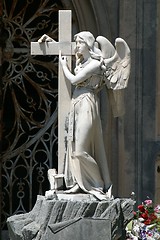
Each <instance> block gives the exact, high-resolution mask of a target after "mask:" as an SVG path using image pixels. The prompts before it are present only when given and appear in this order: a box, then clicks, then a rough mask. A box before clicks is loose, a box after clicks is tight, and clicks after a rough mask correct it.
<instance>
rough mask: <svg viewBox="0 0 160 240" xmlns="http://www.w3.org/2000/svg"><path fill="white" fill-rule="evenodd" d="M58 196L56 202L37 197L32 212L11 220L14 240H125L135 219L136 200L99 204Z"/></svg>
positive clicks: (87, 198)
mask: <svg viewBox="0 0 160 240" xmlns="http://www.w3.org/2000/svg"><path fill="white" fill-rule="evenodd" d="M56 195H57V198H56V199H52V200H46V198H45V197H44V196H37V201H36V204H35V206H34V208H33V209H32V211H31V212H29V213H26V214H20V215H14V216H11V217H9V218H8V219H7V224H8V230H9V235H10V239H11V240H22V239H23V240H59V239H64V240H71V239H74V240H86V239H87V240H90V239H91V240H97V239H98V240H104V239H106V240H111V239H112V240H113V239H125V233H124V232H125V231H124V230H125V227H126V225H127V223H128V222H129V221H130V220H131V219H132V217H133V205H134V201H133V200H131V199H119V198H117V199H109V200H107V201H98V200H96V199H95V198H94V197H93V196H91V195H89V194H63V193H60V192H59V193H57V194H56Z"/></svg>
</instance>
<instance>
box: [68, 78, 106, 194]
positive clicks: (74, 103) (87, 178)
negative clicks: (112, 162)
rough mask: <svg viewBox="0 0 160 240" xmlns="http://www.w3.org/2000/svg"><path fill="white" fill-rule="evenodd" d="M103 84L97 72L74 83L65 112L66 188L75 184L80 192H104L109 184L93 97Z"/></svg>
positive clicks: (97, 114) (95, 103) (98, 115)
mask: <svg viewBox="0 0 160 240" xmlns="http://www.w3.org/2000/svg"><path fill="white" fill-rule="evenodd" d="M103 84H104V83H103V79H102V76H100V75H98V74H95V75H93V76H91V77H90V78H89V79H87V80H86V81H84V82H83V83H80V84H77V85H76V87H75V90H74V92H73V96H72V100H71V109H70V113H69V123H68V137H67V153H66V159H65V172H64V175H65V183H66V187H67V188H71V187H73V186H74V185H75V184H78V185H79V187H80V188H81V189H82V190H83V191H84V192H87V193H92V194H94V193H95V192H99V193H102V194H104V192H106V191H107V190H108V188H109V187H110V186H111V181H110V176H109V170H108V164H107V159H106V152H105V148H104V143H103V134H102V126H101V119H100V113H99V107H98V96H97V93H98V92H99V90H100V89H101V88H102V86H103Z"/></svg>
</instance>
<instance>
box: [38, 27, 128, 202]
mask: <svg viewBox="0 0 160 240" xmlns="http://www.w3.org/2000/svg"><path fill="white" fill-rule="evenodd" d="M46 39H48V40H49V41H50V40H51V39H49V38H47V35H45V37H44V40H46ZM74 40H75V43H76V48H75V57H76V63H75V69H74V73H72V72H71V71H70V70H69V68H68V65H67V57H66V56H61V54H60V62H61V65H62V69H63V72H64V75H65V77H66V81H70V83H71V84H72V85H74V91H73V94H72V99H71V106H70V113H69V121H68V137H67V153H66V157H65V169H64V180H65V184H66V188H67V190H66V191H65V192H66V193H77V192H83V193H89V194H92V195H94V196H95V197H96V198H98V199H99V200H104V199H107V198H110V197H111V196H112V193H111V189H112V182H111V179H110V174H109V169H108V163H107V158H106V152H105V147H104V142H103V134H102V126H101V119H100V113H99V104H98V92H99V91H100V90H101V89H102V88H103V87H107V89H108V91H109V96H110V100H111V105H112V108H113V113H114V116H116V117H117V116H120V115H122V114H123V113H124V111H123V107H121V102H120V101H121V100H122V98H123V93H122V92H121V91H123V90H124V89H125V88H126V87H127V83H128V79H129V74H130V49H129V47H128V45H127V43H126V42H125V41H124V40H123V39H121V38H117V39H116V41H115V47H113V45H112V44H111V43H110V41H108V39H106V38H105V37H102V36H98V37H97V38H96V39H95V38H94V36H93V34H92V33H90V32H88V31H83V32H80V33H78V34H76V35H75V36H74ZM40 41H43V36H42V38H41V39H40Z"/></svg>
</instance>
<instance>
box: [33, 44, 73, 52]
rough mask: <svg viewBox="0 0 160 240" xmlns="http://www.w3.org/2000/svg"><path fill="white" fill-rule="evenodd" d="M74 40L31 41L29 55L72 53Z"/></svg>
mask: <svg viewBox="0 0 160 240" xmlns="http://www.w3.org/2000/svg"><path fill="white" fill-rule="evenodd" d="M75 46H76V45H75V42H55V41H54V42H42V43H38V42H31V55H59V51H60V50H61V52H62V55H74V54H75V53H74V49H75Z"/></svg>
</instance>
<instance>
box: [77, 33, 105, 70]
mask: <svg viewBox="0 0 160 240" xmlns="http://www.w3.org/2000/svg"><path fill="white" fill-rule="evenodd" d="M77 37H79V38H81V39H82V40H83V41H84V42H85V43H86V45H87V46H88V50H89V52H90V55H91V58H93V59H97V60H100V59H101V56H102V53H101V51H100V49H98V48H97V47H96V46H95V38H94V36H93V34H92V33H90V32H89V31H82V32H79V33H77V34H76V35H75V36H74V40H76V38H77ZM76 59H77V61H76V64H77V65H78V64H79V63H80V62H81V60H82V59H81V57H80V56H78V55H77V54H76Z"/></svg>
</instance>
